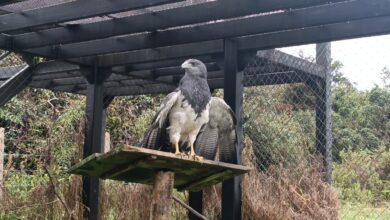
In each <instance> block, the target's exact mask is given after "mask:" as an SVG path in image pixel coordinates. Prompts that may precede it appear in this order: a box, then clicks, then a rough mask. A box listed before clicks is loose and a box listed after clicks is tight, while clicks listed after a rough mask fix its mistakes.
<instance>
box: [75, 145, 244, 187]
mask: <svg viewBox="0 0 390 220" xmlns="http://www.w3.org/2000/svg"><path fill="white" fill-rule="evenodd" d="M164 170H166V171H173V172H175V188H177V189H178V190H190V191H198V190H201V189H202V188H204V187H206V186H211V185H214V184H217V183H219V182H222V181H223V180H226V179H229V178H231V177H233V176H237V175H241V174H244V173H246V172H248V171H249V170H250V169H249V168H248V167H245V166H241V165H235V164H228V163H222V162H216V161H211V160H204V161H201V162H200V161H194V160H190V159H187V158H179V157H176V156H175V155H174V154H172V153H167V152H162V151H156V150H150V149H145V148H138V147H130V146H126V147H122V148H117V149H114V150H111V151H110V152H108V153H105V154H93V155H91V156H89V157H87V158H85V159H84V160H82V161H81V162H80V163H78V164H76V165H75V166H73V167H72V168H71V169H70V173H73V174H79V175H83V176H98V177H100V178H103V179H113V180H122V181H126V182H134V183H143V184H150V185H152V184H153V183H154V177H155V174H156V173H157V172H158V171H164Z"/></svg>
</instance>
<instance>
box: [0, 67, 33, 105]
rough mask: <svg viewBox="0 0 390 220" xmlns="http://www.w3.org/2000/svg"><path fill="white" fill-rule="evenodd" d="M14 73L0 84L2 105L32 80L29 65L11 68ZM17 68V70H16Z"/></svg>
mask: <svg viewBox="0 0 390 220" xmlns="http://www.w3.org/2000/svg"><path fill="white" fill-rule="evenodd" d="M9 70H10V71H14V74H13V75H12V76H11V77H10V78H9V79H7V80H6V81H5V82H3V84H1V85H0V106H3V105H4V104H5V103H7V102H8V101H9V100H10V99H12V98H13V97H14V96H15V95H17V94H18V93H19V92H20V91H22V90H23V89H24V88H26V87H27V86H28V84H29V83H30V82H31V75H32V74H31V71H30V67H29V65H25V66H23V67H21V68H17V67H16V68H15V69H12V68H9ZM15 70H16V71H17V72H15Z"/></svg>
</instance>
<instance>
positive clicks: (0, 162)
mask: <svg viewBox="0 0 390 220" xmlns="http://www.w3.org/2000/svg"><path fill="white" fill-rule="evenodd" d="M3 175H4V128H0V201H1V200H3V187H4V184H3Z"/></svg>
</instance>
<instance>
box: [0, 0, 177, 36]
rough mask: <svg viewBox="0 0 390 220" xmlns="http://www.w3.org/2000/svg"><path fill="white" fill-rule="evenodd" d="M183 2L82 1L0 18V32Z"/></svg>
mask: <svg viewBox="0 0 390 220" xmlns="http://www.w3.org/2000/svg"><path fill="white" fill-rule="evenodd" d="M178 1H183V0H131V1H129V0H115V1H112V0H82V1H72V2H68V3H64V4H60V5H54V6H51V7H45V8H38V9H34V10H29V11H23V12H21V13H11V14H7V15H4V16H1V17H0V32H3V33H4V32H9V31H14V30H18V29H23V28H31V27H36V26H41V25H49V24H55V23H61V22H66V21H71V20H77V19H82V18H88V17H93V16H100V15H105V14H111V13H117V12H123V11H128V10H133V9H139V8H145V7H149V6H154V5H161V4H166V3H170V2H178Z"/></svg>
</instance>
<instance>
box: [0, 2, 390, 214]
mask: <svg viewBox="0 0 390 220" xmlns="http://www.w3.org/2000/svg"><path fill="white" fill-rule="evenodd" d="M389 16H390V1H389V0H375V1H373V0H334V1H331V2H329V1H327V0H312V1H306V0H296V1H290V0H280V1H277V2H276V1H273V0H264V1H257V0H240V4H237V1H234V0H215V1H207V0H198V1H189V0H188V1H184V0H143V1H127V0H115V1H113V0H84V1H80V0H45V1H38V0H16V1H3V2H1V3H0V48H1V50H0V52H1V55H0V66H1V68H0V105H1V106H2V108H1V110H0V123H1V126H2V127H4V128H5V137H4V138H3V139H4V140H3V141H1V139H2V138H1V134H0V142H2V143H0V146H2V147H0V171H1V172H0V187H1V190H0V198H1V199H2V202H1V203H0V205H1V206H0V207H1V209H2V210H5V211H0V218H11V217H15V216H16V217H19V218H23V217H26V218H56V217H57V218H65V217H66V218H76V219H77V218H83V215H84V217H88V219H98V218H99V216H100V218H104V219H110V218H112V219H126V218H128V216H133V217H134V219H136V218H139V219H145V218H148V212H147V209H148V205H145V203H147V202H142V201H148V200H150V198H149V196H148V194H149V193H150V189H149V188H147V187H144V186H140V185H134V184H129V183H122V182H120V183H118V182H112V181H102V180H100V179H98V178H87V177H86V178H83V179H80V178H79V177H75V176H72V177H71V176H69V174H67V173H66V171H67V170H68V169H69V167H70V166H71V165H73V164H74V163H76V162H78V161H80V160H81V159H82V158H83V157H87V156H88V155H91V154H93V153H101V152H104V151H105V150H107V149H108V148H109V147H110V146H109V145H111V148H115V147H118V146H121V145H124V144H131V145H137V143H139V141H140V139H141V138H142V135H143V134H144V132H145V129H146V127H147V125H148V124H149V123H150V122H151V120H152V117H153V115H154V114H155V112H156V110H157V108H158V106H159V104H160V102H161V101H162V98H163V97H164V95H165V94H167V93H169V92H171V91H173V90H174V89H175V88H176V87H177V85H178V82H179V80H180V78H181V77H182V76H183V71H182V69H181V68H180V65H181V63H183V61H185V60H186V59H189V58H196V59H199V60H201V61H202V62H204V63H205V65H206V67H207V70H208V79H207V80H208V84H209V86H210V90H211V92H212V94H213V96H220V97H223V98H224V99H225V101H226V102H227V104H228V105H229V106H230V107H231V108H232V110H233V111H234V114H235V116H236V118H237V127H236V129H237V137H238V142H239V145H238V148H237V152H238V153H237V155H236V156H237V157H236V158H235V160H234V161H226V162H231V163H238V164H244V165H246V166H249V167H251V168H252V170H251V172H250V173H249V174H246V175H244V176H242V177H235V178H232V179H230V180H227V181H225V182H223V183H222V184H221V186H217V187H213V188H207V189H204V191H203V193H202V192H196V193H177V195H178V196H180V197H182V199H185V200H188V203H189V205H190V206H191V207H192V208H194V209H195V210H197V211H198V212H200V213H203V214H204V215H205V216H207V217H208V218H210V219H253V218H255V219H355V218H356V219H366V218H367V219H388V218H389V216H390V213H389V211H388V210H389V198H390V196H389V195H390V194H389V192H390V184H389V183H390V174H389V165H388V164H390V160H389V158H390V153H389V142H390V139H389V137H390V134H389V130H390V129H389V128H390V127H389V126H390V122H389V121H390V118H389V115H390V112H389V111H390V106H389V105H390V94H389V77H390V76H389V75H390V71H389V68H390V57H389V54H390V47H389V46H388V45H390V38H389V34H390V26H389V25H388V24H389V22H390V17H389ZM380 35H381V36H380ZM351 39H353V40H351ZM297 45H298V46H300V47H293V46H297ZM354 82H357V83H354ZM106 131H107V132H108V133H109V134H110V135H107V134H106ZM0 133H1V131H0ZM109 136H110V138H109ZM4 143H5V147H4ZM109 143H110V144H109ZM1 154H2V155H1ZM40 185H42V186H40ZM126 194H128V195H129V196H128V197H126V196H124V195H126ZM42 195H45V196H43V197H42ZM74 198H76V199H74ZM132 198H134V199H132ZM109 204H111V206H112V207H110V205H109ZM126 204H127V205H126ZM85 207H88V208H85ZM133 209H134V210H136V211H129V210H133ZM137 210H138V211H137ZM145 210H146V211H145ZM31 213H32V214H31ZM59 216H60V217H59ZM186 216H187V213H186V211H184V210H182V209H180V208H179V207H175V208H174V211H173V213H172V218H176V219H183V218H186ZM189 218H190V219H195V218H196V217H195V216H193V215H192V214H191V213H189Z"/></svg>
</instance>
